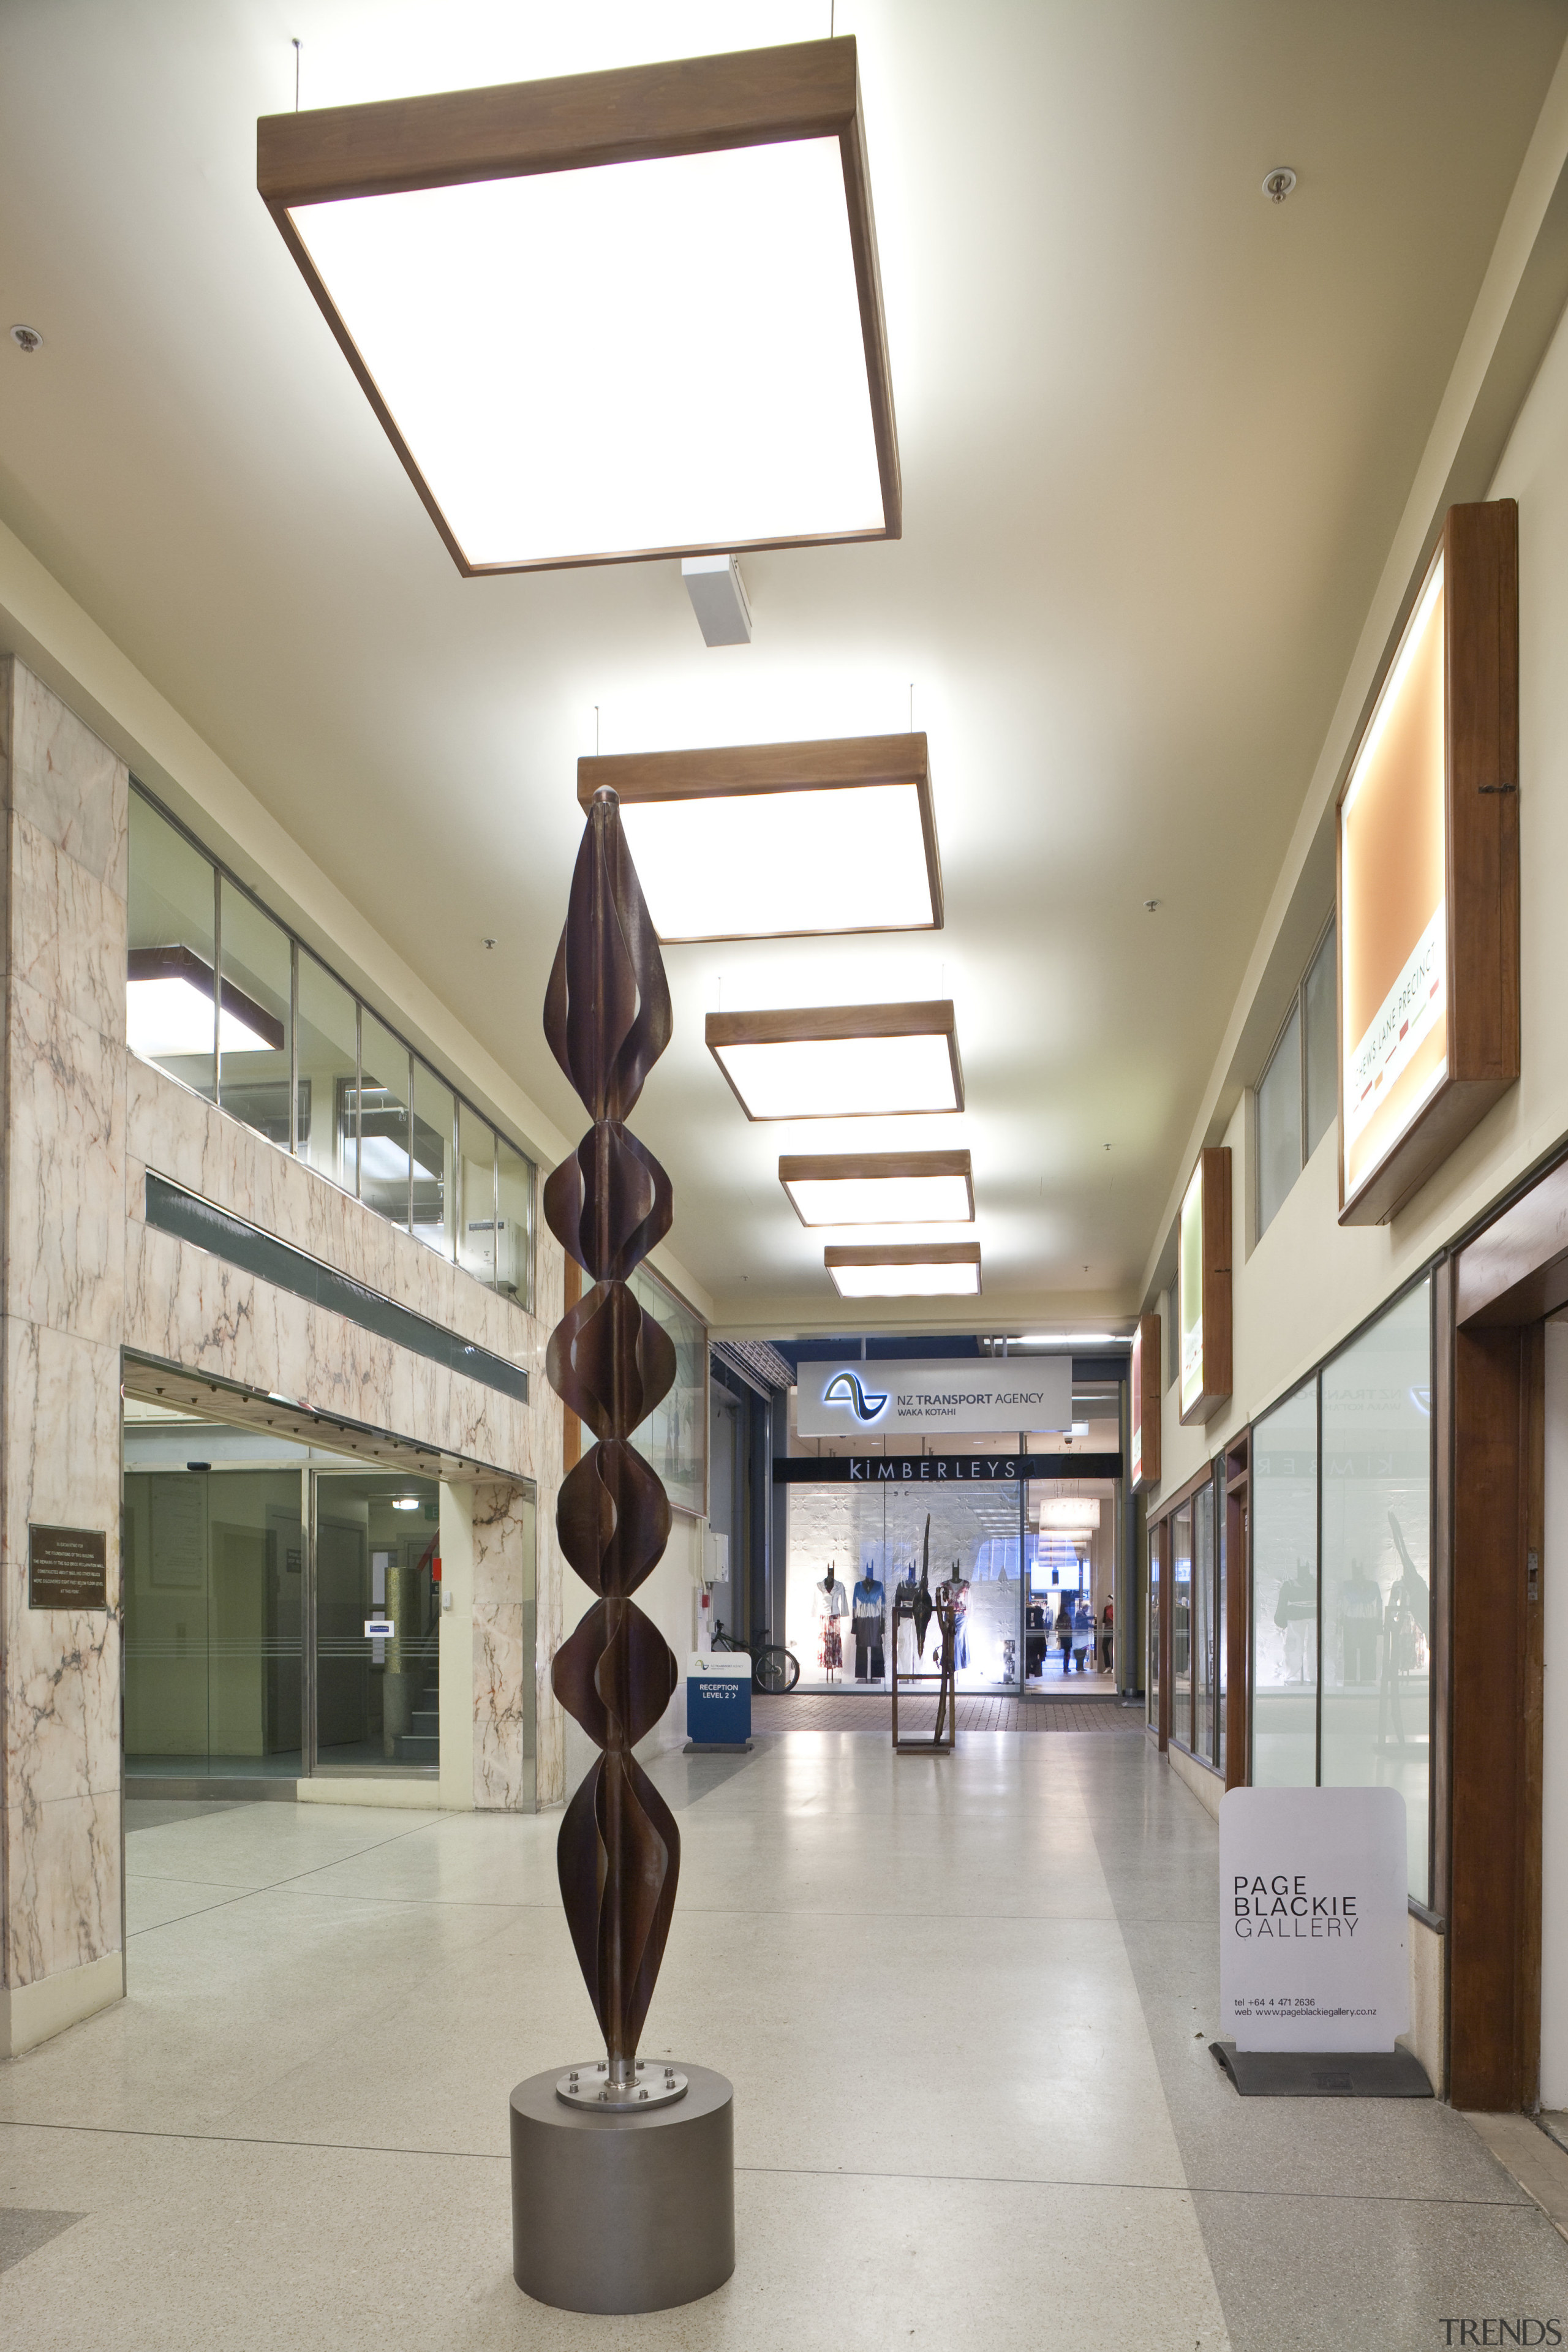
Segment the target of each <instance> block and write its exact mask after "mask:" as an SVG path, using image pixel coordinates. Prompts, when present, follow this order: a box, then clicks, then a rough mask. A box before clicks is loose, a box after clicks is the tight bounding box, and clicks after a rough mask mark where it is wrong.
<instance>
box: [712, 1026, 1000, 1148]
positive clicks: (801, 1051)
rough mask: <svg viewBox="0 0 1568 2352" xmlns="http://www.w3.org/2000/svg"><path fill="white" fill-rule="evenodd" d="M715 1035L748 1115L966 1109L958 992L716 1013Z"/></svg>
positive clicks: (880, 1114)
mask: <svg viewBox="0 0 1568 2352" xmlns="http://www.w3.org/2000/svg"><path fill="white" fill-rule="evenodd" d="M706 1034H707V1039H708V1050H709V1052H710V1054H711V1055H712V1056H713V1058H714V1060H715V1061H716V1062H717V1063H718V1065H719V1067H720V1068H721V1070H722V1071H723V1073H724V1076H725V1077H726V1078H727V1079H728V1080H729V1082H730V1085H731V1088H732V1090H733V1092H734V1096H735V1099H736V1101H737V1102H738V1103H739V1104H740V1106H741V1108H742V1110H743V1111H744V1112H745V1114H746V1117H747V1118H752V1119H765V1118H902V1117H904V1116H905V1115H906V1114H918V1113H921V1112H926V1111H960V1110H962V1109H963V1070H962V1069H961V1068H960V1066H959V1060H958V1030H957V1024H956V1022H955V1020H954V1017H953V1010H952V1002H951V1000H949V999H942V1000H940V1001H938V1002H936V1003H930V1004H830V1005H812V1006H806V1007H804V1008H803V1009H801V1010H800V1011H798V1012H790V1013H710V1014H709V1015H708V1022H707V1033H706Z"/></svg>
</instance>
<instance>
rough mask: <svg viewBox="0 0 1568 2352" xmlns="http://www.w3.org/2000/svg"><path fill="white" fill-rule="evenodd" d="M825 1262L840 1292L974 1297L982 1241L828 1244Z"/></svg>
mask: <svg viewBox="0 0 1568 2352" xmlns="http://www.w3.org/2000/svg"><path fill="white" fill-rule="evenodd" d="M822 1262H823V1264H824V1265H825V1266H826V1268H827V1271H828V1273H829V1274H830V1275H831V1276H832V1277H833V1282H834V1287H835V1288H836V1289H837V1293H838V1296H839V1297H840V1298H974V1297H978V1296H979V1293H980V1244H979V1243H978V1242H931V1243H921V1242H911V1243H909V1244H906V1245H904V1246H903V1247H901V1248H894V1247H891V1246H889V1247H888V1248H885V1249H877V1248H871V1247H867V1248H851V1247H843V1248H835V1247H832V1246H830V1247H828V1248H827V1249H826V1250H824V1251H823V1253H822Z"/></svg>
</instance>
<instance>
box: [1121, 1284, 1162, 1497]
mask: <svg viewBox="0 0 1568 2352" xmlns="http://www.w3.org/2000/svg"><path fill="white" fill-rule="evenodd" d="M1160 1374H1161V1364H1160V1318H1159V1317H1158V1316H1157V1315H1141V1316H1140V1317H1139V1318H1138V1324H1137V1328H1136V1329H1135V1330H1134V1332H1133V1334H1132V1359H1131V1368H1130V1373H1129V1380H1128V1422H1127V1434H1128V1440H1129V1444H1128V1454H1129V1463H1128V1467H1129V1470H1130V1472H1131V1490H1132V1492H1133V1494H1135V1495H1141V1494H1142V1493H1143V1491H1144V1489H1145V1488H1146V1487H1149V1486H1158V1485H1159V1483H1160V1406H1161V1400H1162V1398H1163V1392H1164V1383H1163V1381H1162V1379H1161V1377H1160Z"/></svg>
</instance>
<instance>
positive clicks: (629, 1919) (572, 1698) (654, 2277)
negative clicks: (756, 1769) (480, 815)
mask: <svg viewBox="0 0 1568 2352" xmlns="http://www.w3.org/2000/svg"><path fill="white" fill-rule="evenodd" d="M670 1021H671V1014H670V1003H669V990H668V985H667V984H666V982H665V976H664V964H663V961H662V960H661V959H660V956H659V952H658V940H657V939H656V937H655V935H654V929H653V925H652V922H651V921H650V920H649V918H648V911H647V904H646V902H645V900H644V898H643V895H642V890H641V887H640V886H639V884H638V882H637V873H636V870H635V868H634V867H633V865H632V861H631V855H630V852H629V851H628V849H627V847H626V839H625V836H624V835H623V834H622V831H621V819H620V804H619V803H618V801H617V800H616V795H615V793H612V792H610V791H608V790H607V789H605V788H601V789H600V790H599V791H598V792H596V793H595V795H594V799H593V803H592V805H591V806H590V808H589V811H588V822H587V824H586V825H585V827H584V834H583V844H582V847H581V848H580V850H579V851H578V854H577V863H576V866H575V868H574V872H573V876H572V896H571V900H570V902H569V905H568V908H567V915H566V927H565V929H564V930H563V932H562V934H561V944H560V946H559V948H558V949H557V950H556V954H555V962H554V965H553V968H552V971H551V975H550V986H549V989H548V990H547V992H546V994H545V999H544V1034H545V1035H546V1037H547V1038H548V1039H549V1042H550V1047H551V1050H552V1053H553V1054H554V1055H555V1058H556V1060H557V1061H558V1062H559V1063H560V1065H561V1066H562V1068H563V1070H564V1071H565V1073H566V1076H568V1077H569V1078H570V1079H571V1081H572V1084H573V1086H574V1087H575V1089H576V1091H577V1093H578V1095H579V1096H580V1097H581V1098H582V1101H583V1103H584V1107H585V1108H586V1110H587V1112H588V1116H589V1118H591V1120H592V1121H593V1125H592V1126H591V1127H590V1128H589V1130H588V1132H587V1134H586V1135H585V1136H584V1138H583V1139H582V1141H581V1143H580V1144H579V1145H578V1147H577V1149H576V1150H575V1151H574V1152H573V1153H572V1154H571V1155H570V1156H569V1157H568V1158H567V1159H565V1160H563V1161H562V1163H561V1165H560V1167H559V1168H556V1169H554V1170H552V1172H551V1174H550V1176H549V1177H548V1178H547V1180H546V1181H545V1185H544V1215H545V1221H546V1223H548V1224H549V1227H550V1230H551V1232H552V1234H554V1235H555V1237H556V1239H557V1240H558V1241H559V1242H560V1244H561V1245H562V1247H563V1249H564V1250H565V1251H566V1252H567V1254H568V1255H569V1256H571V1257H572V1258H574V1260H575V1261H576V1263H577V1264H578V1265H580V1266H581V1267H582V1269H583V1271H584V1274H585V1275H587V1276H589V1278H590V1280H591V1282H592V1285H593V1287H592V1288H591V1289H589V1290H587V1291H586V1292H585V1293H584V1296H583V1297H582V1298H581V1299H579V1301H578V1303H577V1304H576V1305H575V1306H574V1307H569V1308H568V1309H567V1311H566V1313H565V1314H564V1315H563V1317H562V1318H561V1321H560V1322H559V1323H558V1324H557V1325H556V1327H555V1329H554V1330H553V1331H552V1334H551V1338H550V1347H549V1350H548V1352H547V1355H546V1358H545V1370H546V1372H547V1374H548V1376H549V1380H550V1385H551V1387H552V1389H553V1390H554V1391H555V1392H556V1394H557V1395H558V1396H559V1397H560V1398H561V1399H562V1401H563V1403H564V1404H565V1406H566V1408H567V1410H568V1411H569V1412H574V1413H575V1414H576V1416H577V1418H578V1420H579V1421H581V1422H582V1423H584V1424H585V1426H586V1427H587V1428H588V1429H590V1430H591V1431H592V1432H593V1434H594V1437H595V1441H596V1442H595V1444H594V1445H592V1446H591V1447H590V1448H589V1450H588V1452H587V1453H586V1454H584V1456H583V1458H582V1459H581V1461H579V1462H578V1463H577V1464H576V1465H575V1466H574V1468H573V1469H572V1470H570V1471H568V1472H567V1474H566V1475H565V1477H564V1478H563V1480H562V1482H561V1492H560V1495H559V1496H558V1497H557V1500H556V1506H555V1530H556V1534H557V1536H558V1537H559V1538H560V1543H561V1549H562V1551H563V1554H564V1555H565V1557H566V1559H568V1560H570V1562H571V1564H572V1566H573V1567H574V1569H575V1570H576V1571H577V1574H578V1575H579V1576H580V1577H581V1578H582V1579H583V1581H584V1584H586V1585H587V1586H588V1588H589V1590H590V1591H592V1592H594V1593H595V1594H596V1595H597V1598H596V1600H595V1602H594V1605H593V1607H592V1608H591V1609H590V1610H589V1611H588V1612H587V1614H586V1615H585V1616H584V1618H583V1619H582V1621H581V1622H580V1623H579V1624H578V1625H577V1626H576V1628H575V1630H574V1632H573V1633H571V1634H570V1635H569V1637H568V1638H567V1640H566V1641H564V1642H563V1643H562V1644H561V1647H560V1648H559V1649H558V1650H557V1652H556V1654H555V1656H554V1658H553V1660H552V1664H551V1670H550V1681H551V1687H552V1690H553V1691H554V1693H555V1696H556V1697H557V1698H558V1699H559V1700H560V1702H561V1704H562V1706H563V1707H564V1708H565V1710H566V1712H567V1714H568V1715H570V1716H571V1717H573V1719H574V1722H576V1723H579V1724H580V1725H581V1726H582V1727H583V1729H584V1731H585V1732H586V1734H587V1736H588V1738H589V1739H590V1740H591V1741H592V1742H593V1744H594V1746H595V1748H597V1749H598V1751H599V1754H598V1757H597V1759H596V1761H595V1764H594V1765H593V1767H592V1768H591V1769H590V1770H589V1772H588V1773H587V1775H586V1777H585V1778H584V1780H583V1782H582V1785H581V1786H580V1787H579V1789H578V1790H577V1791H576V1794H575V1795H574V1797H573V1799H572V1801H571V1802H570V1803H569V1804H568V1806H567V1808H566V1811H565V1814H564V1816H563V1820H562V1823H561V1834H560V1837H559V1839H558V1841H557V1843H556V1867H557V1871H558V1874H559V1876H560V1880H561V1900H562V1905H563V1908H564V1910H565V1913H566V1924H567V1926H568V1927H570V1929H571V1931H572V1941H573V1944H574V1947H575V1948H576V1953H577V1964H578V1966H579V1968H580V1969H582V1971H583V1981H584V1984H585V1985H586V1986H587V1989H588V1996H589V1999H590V2000H592V2002H593V2004H594V2014H595V2017H596V2018H597V2020H598V2023H599V2030H600V2032H602V2033H603V2035H604V2037H605V2056H604V2059H603V2061H600V2060H598V2059H595V2060H592V2061H590V2062H587V2063H584V2064H582V2065H579V2066H575V2067H571V2066H569V2067H567V2068H566V2070H565V2071H564V2073H563V2072H561V2071H560V2070H559V2069H555V2070H553V2071H552V2072H551V2073H550V2074H534V2075H531V2076H530V2078H529V2079H528V2081H527V2082H526V2083H520V2084H518V2087H517V2089H516V2090H515V2091H514V2092H513V2093H512V2095H511V2211H512V2271H513V2275H514V2276H515V2278H516V2280H517V2283H518V2284H519V2286H520V2287H521V2288H522V2290H523V2292H524V2293H525V2294H531V2295H534V2296H536V2297H537V2298H538V2299H539V2301H540V2302H542V2303H549V2304H553V2305H556V2306H557V2307H559V2308H560V2309H562V2310H565V2311H600V2312H636V2311H662V2310H666V2309H668V2306H669V2305H672V2304H678V2303H689V2302H691V2301H692V2300H693V2299H694V2298H695V2297H696V2296H698V2295H702V2294H711V2293H712V2291H713V2289H714V2288H715V2287H717V2286H722V2284H723V2283H724V2281H725V2280H726V2279H727V2278H728V2277H729V2275H730V2273H731V2271H732V2270H733V2269H734V2267H735V2184H734V2146H733V2140H734V2135H733V2130H732V2127H731V2104H732V2099H733V2094H732V2092H731V2088H730V2085H729V2084H728V2083H727V2082H725V2080H724V2078H723V2076H722V2075H721V2074H712V2073H710V2071H709V2069H708V2068H707V2067H704V2066H681V2067H677V2066H676V2065H674V2064H673V2063H671V2064H670V2065H668V2066H666V2065H664V2064H663V2063H656V2064H649V2063H647V2062H646V2061H644V2062H642V2063H640V2064H639V2063H638V2060H637V2042H638V2041H639V2039H640V2037H641V2034H642V2030H643V2026H644V2024H645V2022H646V2021H647V2011H648V2003H649V2002H650V2001H651V2000H652V1999H653V1990H654V1986H655V1983H656V1982H657V1980H658V1969H659V1963H660V1961H661V1960H662V1959H663V1958H664V1947H665V1941H666V1938H667V1937H668V1934H669V1922H670V1917H671V1915H672V1914H673V1912H674V1909H675V1890H676V1885H677V1883H678V1881H679V1874H680V1832H679V1829H678V1828H677V1826H676V1821H675V1816H674V1814H673V1813H672V1812H671V1811H670V1810H669V1807H668V1805H667V1804H666V1803H665V1801H664V1799H663V1797H662V1796H660V1794H659V1792H658V1789H657V1788H656V1787H655V1785H654V1783H653V1781H652V1780H650V1779H649V1778H648V1775H647V1773H646V1772H645V1771H644V1770H643V1769H642V1767H641V1766H640V1765H639V1764H638V1762H637V1756H636V1753H635V1750H636V1748H637V1741H638V1740H639V1739H641V1738H645V1737H646V1735H647V1733H648V1732H650V1731H651V1730H652V1729H653V1727H654V1726H655V1724H657V1723H658V1720H659V1718H660V1717H661V1716H662V1715H663V1714H664V1711H665V1709H666V1707H667V1706H668V1704H669V1701H670V1699H671V1697H672V1696H673V1695H674V1692H675V1688H676V1685H677V1683H678V1682H679V1668H678V1666H677V1664H676V1659H675V1653H674V1652H673V1651H672V1650H671V1648H670V1646H669V1644H668V1642H667V1641H666V1640H665V1638H664V1636H663V1634H662V1633H660V1632H659V1630H658V1626H657V1625H656V1624H654V1622H652V1620H651V1619H650V1618H648V1617H646V1616H644V1614H643V1612H642V1611H641V1610H640V1609H638V1607H637V1603H636V1601H634V1600H633V1599H632V1595H633V1593H634V1592H635V1591H637V1587H638V1586H639V1585H640V1584H642V1583H643V1582H644V1581H645V1580H647V1578H648V1577H649V1576H651V1575H652V1573H653V1571H654V1570H655V1568H656V1567H657V1566H658V1562H659V1560H660V1559H661V1558H662V1557H663V1554H664V1547H665V1544H666V1542H667V1541H668V1536H669V1501H668V1496H666V1494H665V1491H664V1487H663V1486H662V1484H661V1482H660V1480H659V1478H658V1474H657V1472H656V1471H655V1470H654V1468H653V1465H652V1464H651V1463H649V1462H647V1461H645V1460H644V1458H643V1456H642V1455H641V1454H639V1453H638V1452H637V1448H636V1446H635V1445H633V1444H632V1442H631V1440H632V1434H633V1432H634V1431H636V1430H637V1429H639V1428H640V1427H641V1426H642V1424H643V1423H644V1422H645V1421H646V1420H647V1416H648V1414H649V1413H650V1412H652V1411H653V1410H654V1408H655V1407H656V1406H657V1405H658V1403H659V1402H660V1401H661V1400H662V1399H663V1398H664V1397H665V1396H667V1395H668V1392H669V1391H670V1389H671V1387H672V1386H673V1385H674V1381H675V1370H676V1365H675V1349H674V1347H673V1345H672V1343H671V1341H670V1339H669V1338H668V1335H667V1333H666V1332H665V1331H664V1330H663V1329H662V1328H660V1326H659V1325H658V1323H656V1322H655V1321H654V1320H653V1318H651V1317H650V1316H646V1315H645V1314H644V1313H643V1310H642V1307H640V1305H639V1304H638V1302H637V1297H636V1295H635V1294H634V1292H633V1290H632V1288H631V1286H630V1282H629V1280H628V1277H629V1276H631V1275H632V1274H633V1273H634V1272H635V1271H636V1269H637V1266H639V1265H641V1264H642V1261H643V1260H644V1258H645V1257H647V1254H648V1252H649V1250H651V1249H653V1248H655V1247H656V1246H657V1244H658V1243H659V1242H661V1241H662V1240H663V1238H664V1236H665V1234H667V1233H668V1231H669V1224H670V1215H671V1203H670V1190H669V1179H668V1176H667V1175H666V1174H665V1172H664V1170H663V1169H662V1168H661V1167H660V1166H659V1164H658V1160H656V1159H655V1158H654V1156H653V1154H652V1153H651V1152H650V1151H648V1150H646V1149H645V1147H644V1146H643V1145H642V1144H641V1143H639V1142H638V1141H637V1137H636V1136H635V1135H633V1133H632V1132H631V1129H629V1128H628V1127H627V1126H626V1119H627V1118H629V1117H630V1115H631V1112H632V1110H633V1108H635V1106H636V1104H637V1097H638V1096H639V1095H640V1094H641V1092H642V1087H643V1081H644V1079H645V1078H646V1077H647V1074H648V1071H649V1070H650V1069H651V1068H652V1066H653V1065H654V1063H655V1062H657V1061H658V1057H659V1055H661V1054H662V1053H663V1051H664V1049H665V1047H666V1045H668V1043H669V1033H670Z"/></svg>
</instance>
